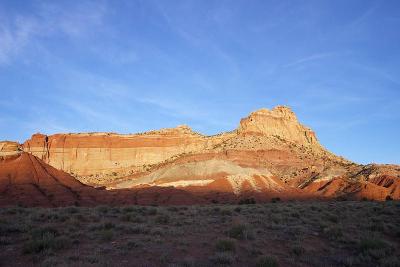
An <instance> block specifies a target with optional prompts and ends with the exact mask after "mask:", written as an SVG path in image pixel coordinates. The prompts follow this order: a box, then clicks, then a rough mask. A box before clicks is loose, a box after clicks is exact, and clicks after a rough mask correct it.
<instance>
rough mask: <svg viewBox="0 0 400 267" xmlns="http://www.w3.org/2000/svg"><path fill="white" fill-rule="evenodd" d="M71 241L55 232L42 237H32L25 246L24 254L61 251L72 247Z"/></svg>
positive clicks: (44, 234)
mask: <svg viewBox="0 0 400 267" xmlns="http://www.w3.org/2000/svg"><path fill="white" fill-rule="evenodd" d="M70 243H71V242H70V240H69V239H68V238H67V237H64V236H57V235H56V234H55V233H53V232H45V233H43V235H41V236H34V235H33V236H32V238H31V239H30V240H29V241H28V242H27V243H25V244H24V246H23V252H24V253H27V254H30V253H39V252H42V251H46V250H60V249H63V248H66V247H67V246H69V245H70Z"/></svg>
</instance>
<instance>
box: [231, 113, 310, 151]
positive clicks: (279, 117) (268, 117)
mask: <svg viewBox="0 0 400 267" xmlns="http://www.w3.org/2000/svg"><path fill="white" fill-rule="evenodd" d="M238 132H239V133H240V134H244V135H246V134H258V135H262V136H276V137H279V138H282V139H285V140H287V141H290V142H294V143H297V144H301V145H307V146H309V145H318V140H317V138H316V136H315V133H314V132H313V131H312V130H311V129H309V128H307V127H305V126H303V125H301V124H300V123H299V122H298V120H297V117H296V115H295V114H294V112H293V111H292V110H291V109H290V108H288V107H285V106H278V107H275V108H274V109H272V110H268V109H260V110H257V111H255V112H252V113H251V114H250V115H249V116H248V117H247V118H244V119H242V120H241V121H240V126H239V129H238Z"/></svg>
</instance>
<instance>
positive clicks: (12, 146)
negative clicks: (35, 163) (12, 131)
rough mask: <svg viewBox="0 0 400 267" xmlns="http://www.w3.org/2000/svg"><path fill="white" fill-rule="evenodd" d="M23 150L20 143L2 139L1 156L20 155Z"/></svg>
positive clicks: (0, 142) (0, 145)
mask: <svg viewBox="0 0 400 267" xmlns="http://www.w3.org/2000/svg"><path fill="white" fill-rule="evenodd" d="M21 152H22V149H21V146H20V144H19V143H17V142H12V141H0V158H1V157H7V156H11V155H18V154H19V153H21Z"/></svg>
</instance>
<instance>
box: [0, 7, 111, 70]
mask: <svg viewBox="0 0 400 267" xmlns="http://www.w3.org/2000/svg"><path fill="white" fill-rule="evenodd" d="M57 3H58V2H57ZM36 8H37V12H33V13H34V14H33V15H30V16H27V15H20V14H13V13H9V14H6V13H5V12H2V13H1V15H2V16H1V18H0V64H6V63H10V61H11V60H12V59H13V58H14V57H17V56H18V55H19V54H20V53H22V52H23V51H24V49H27V48H28V47H30V48H33V47H34V46H33V45H32V44H33V43H35V42H39V39H40V38H41V37H51V36H53V35H57V34H63V35H65V36H68V37H70V38H81V37H85V36H87V35H88V34H89V35H90V34H92V33H93V32H94V30H95V29H99V28H101V27H100V26H102V21H103V18H104V15H105V12H106V10H107V9H106V6H105V2H101V1H100V2H90V1H86V2H83V3H81V4H80V5H56V4H55V2H42V3H40V4H39V5H38V6H36Z"/></svg>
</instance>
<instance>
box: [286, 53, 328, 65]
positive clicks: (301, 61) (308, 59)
mask: <svg viewBox="0 0 400 267" xmlns="http://www.w3.org/2000/svg"><path fill="white" fill-rule="evenodd" d="M332 55H333V53H319V54H314V55H311V56H306V57H303V58H300V59H297V60H295V61H292V62H290V63H287V64H285V65H283V67H284V68H289V67H295V66H298V65H302V64H305V63H308V62H312V61H317V60H320V59H324V58H327V57H330V56H332Z"/></svg>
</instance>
